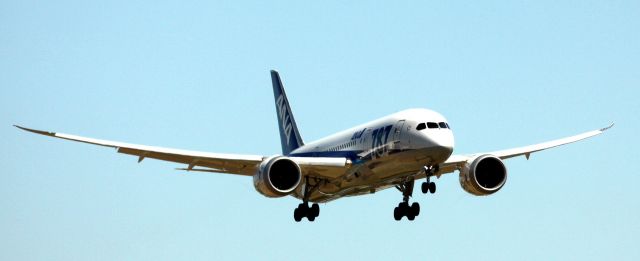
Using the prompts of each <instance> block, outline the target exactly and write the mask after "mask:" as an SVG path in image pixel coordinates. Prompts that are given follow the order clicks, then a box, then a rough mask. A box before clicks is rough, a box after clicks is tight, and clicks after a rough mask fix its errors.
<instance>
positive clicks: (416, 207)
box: [393, 179, 420, 221]
mask: <svg viewBox="0 0 640 261" xmlns="http://www.w3.org/2000/svg"><path fill="white" fill-rule="evenodd" d="M413 183H414V182H413V179H411V180H407V181H406V182H404V183H402V184H400V185H398V186H396V188H397V189H398V190H400V191H401V192H402V202H400V203H399V204H398V206H397V207H396V208H395V209H393V218H394V219H395V220H398V221H399V220H400V219H402V217H407V219H408V220H414V219H415V218H416V216H418V215H419V214H420V204H418V202H413V204H411V206H409V197H411V194H413Z"/></svg>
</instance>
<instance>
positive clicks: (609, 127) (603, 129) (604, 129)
mask: <svg viewBox="0 0 640 261" xmlns="http://www.w3.org/2000/svg"><path fill="white" fill-rule="evenodd" d="M613 125H616V124H615V123H614V122H612V123H611V125H609V126H608V127H605V128H602V129H600V131H602V132H604V131H606V130H608V129H611V128H612V127H613Z"/></svg>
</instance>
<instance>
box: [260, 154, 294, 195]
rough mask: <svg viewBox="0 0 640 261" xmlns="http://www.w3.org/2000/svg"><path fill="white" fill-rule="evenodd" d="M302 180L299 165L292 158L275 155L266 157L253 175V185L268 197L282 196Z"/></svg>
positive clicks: (287, 193) (291, 190) (289, 192)
mask: <svg viewBox="0 0 640 261" xmlns="http://www.w3.org/2000/svg"><path fill="white" fill-rule="evenodd" d="M301 180H302V171H300V166H298V164H297V163H295V162H294V161H293V160H291V159H289V158H287V157H283V156H275V157H271V158H267V159H265V160H264V161H262V163H260V167H259V168H258V172H257V173H256V174H254V175H253V186H254V187H255V188H256V190H257V191H258V192H260V194H262V195H264V196H266V197H270V198H276V197H283V196H286V195H289V194H291V192H293V190H295V189H296V188H297V187H298V185H299V184H300V181H301Z"/></svg>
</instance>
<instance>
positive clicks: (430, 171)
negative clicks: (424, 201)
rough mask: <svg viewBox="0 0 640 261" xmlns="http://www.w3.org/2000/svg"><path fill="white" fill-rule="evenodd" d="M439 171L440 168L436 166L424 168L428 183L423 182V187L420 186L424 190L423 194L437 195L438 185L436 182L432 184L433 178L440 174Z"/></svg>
mask: <svg viewBox="0 0 640 261" xmlns="http://www.w3.org/2000/svg"><path fill="white" fill-rule="evenodd" d="M439 170H440V167H439V166H438V165H436V166H435V167H432V166H429V167H427V166H424V171H425V175H426V176H427V181H426V182H422V186H420V189H421V190H422V193H424V194H427V193H431V194H433V193H436V183H435V182H431V176H433V175H435V174H436V173H438V171H439Z"/></svg>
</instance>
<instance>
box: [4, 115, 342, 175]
mask: <svg viewBox="0 0 640 261" xmlns="http://www.w3.org/2000/svg"><path fill="white" fill-rule="evenodd" d="M14 126H15V127H17V128H20V129H22V130H25V131H29V132H33V133H37V134H40V135H45V136H51V137H55V138H60V139H65V140H72V141H78V142H84V143H89V144H94V145H100V146H104V147H110V148H115V149H116V150H117V151H118V152H119V153H123V154H129V155H134V156H138V162H141V161H142V160H143V159H145V158H152V159H158V160H164V161H170V162H176V163H183V164H187V168H179V170H188V171H201V172H216V173H228V174H237V175H244V176H252V175H253V174H255V173H256V171H257V170H258V167H259V165H260V163H261V162H262V161H263V160H264V159H266V157H264V156H259V155H238V154H219V153H210V152H200V151H189V150H180V149H170V148H162V147H154V146H146V145H137V144H129V143H124V142H117V141H108V140H99V139H93V138H86V137H81V136H76V135H70V134H64V133H56V132H47V131H41V130H34V129H29V128H25V127H21V126H17V125H14ZM291 159H292V160H294V161H295V162H296V163H298V164H299V165H300V168H301V170H302V173H303V175H310V176H318V177H326V178H334V177H338V176H341V175H343V174H344V173H345V172H346V170H347V169H348V168H349V166H350V164H351V162H350V161H349V160H348V159H346V158H298V157H293V158H291ZM197 167H201V168H197Z"/></svg>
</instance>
